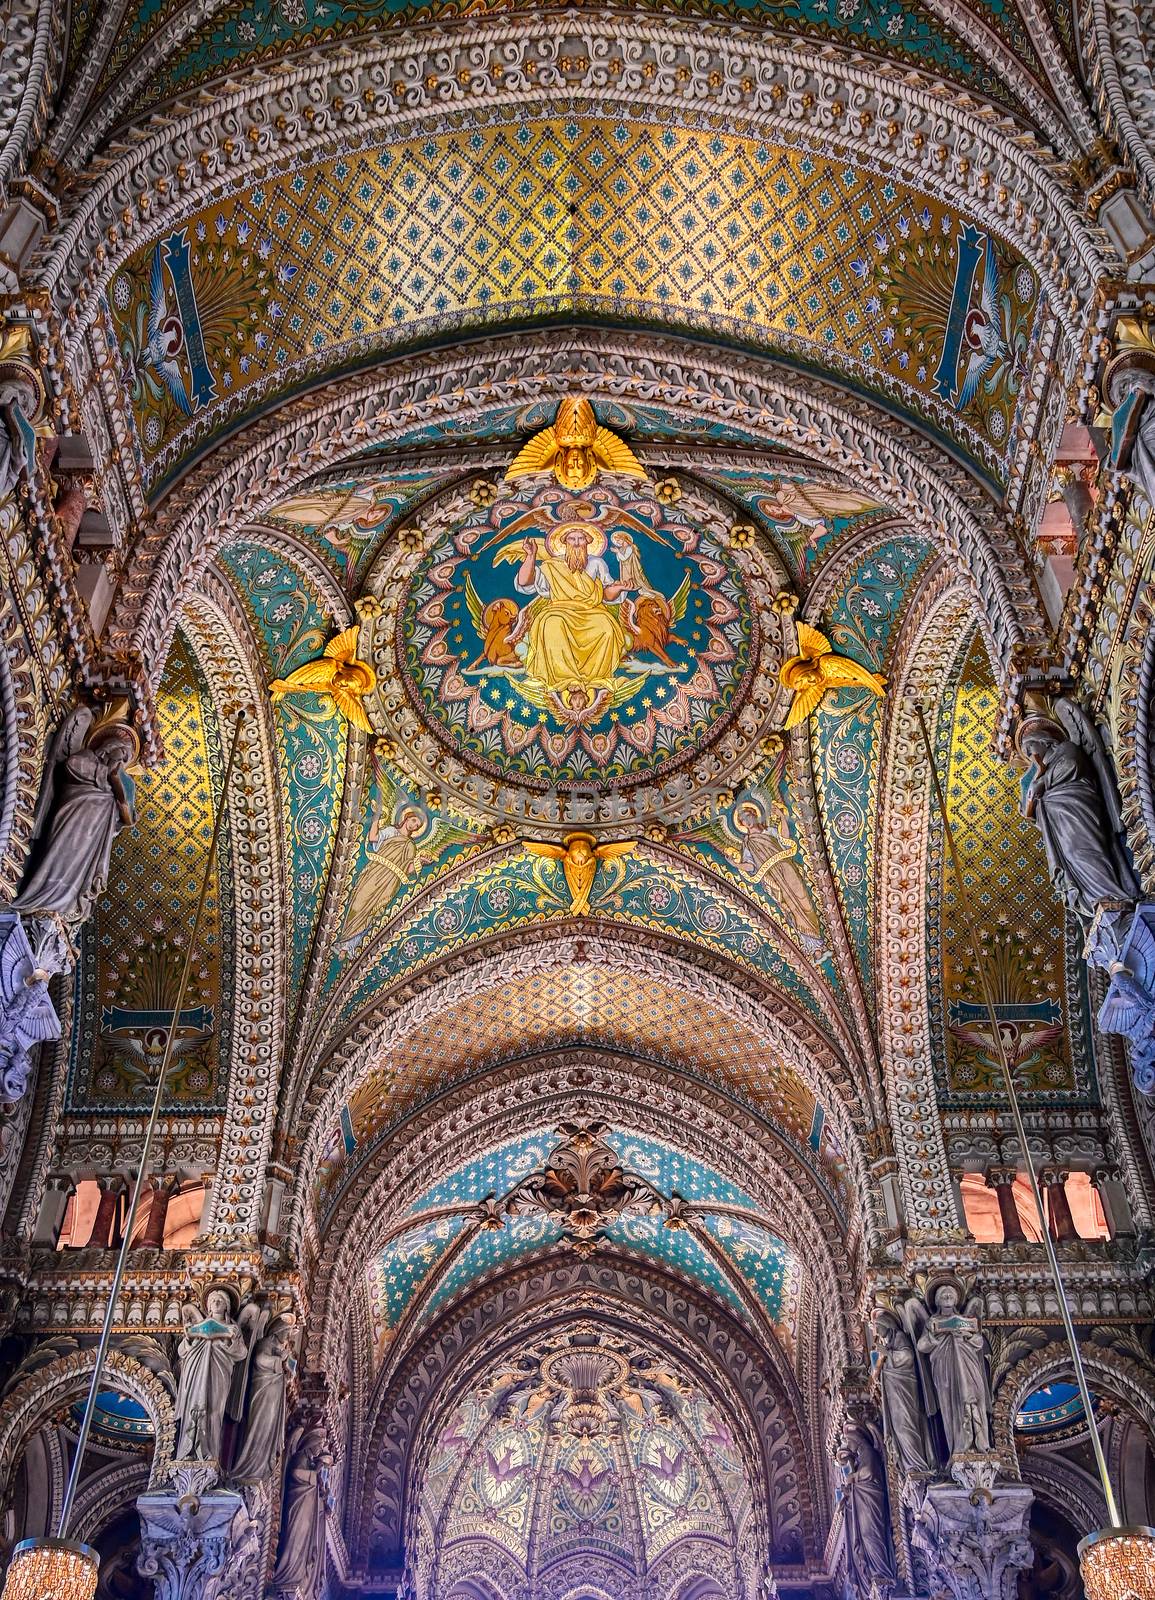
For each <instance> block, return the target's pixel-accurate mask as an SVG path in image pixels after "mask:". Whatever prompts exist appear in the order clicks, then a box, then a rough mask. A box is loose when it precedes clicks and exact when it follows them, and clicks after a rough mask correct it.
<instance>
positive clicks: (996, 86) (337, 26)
mask: <svg viewBox="0 0 1155 1600" xmlns="http://www.w3.org/2000/svg"><path fill="white" fill-rule="evenodd" d="M551 3H555V0H551ZM180 9H181V8H180V6H179V4H174V3H172V0H170V3H168V4H162V5H159V6H147V7H141V8H139V9H134V10H133V11H132V12H131V13H130V16H129V18H128V19H127V22H126V25H125V26H124V27H123V28H122V30H121V33H120V36H119V38H118V40H117V44H116V46H115V48H114V49H113V51H112V52H111V53H110V55H109V57H108V59H107V61H106V64H105V67H104V71H103V73H102V75H101V79H100V83H99V85H98V88H97V93H98V94H101V93H105V92H107V91H108V90H109V89H110V88H111V86H112V85H113V84H114V83H115V81H116V78H117V76H118V74H119V73H120V72H122V71H123V70H124V68H125V67H126V66H127V65H128V64H129V63H130V62H131V61H132V59H133V57H134V56H136V55H137V54H138V53H139V52H140V51H141V50H142V49H143V48H144V47H145V46H146V45H147V43H148V42H149V41H150V40H151V39H154V38H155V37H156V35H157V33H158V31H159V30H160V28H161V27H162V26H164V24H165V23H166V22H167V21H169V19H171V18H172V17H174V16H175V15H176V14H177V13H178V12H179V11H180ZM515 9H516V7H515V6H514V5H512V4H510V3H509V0H484V3H483V4H481V5H476V6H473V5H471V6H466V5H464V4H463V3H462V0H337V3H333V0H280V3H279V4H277V5H269V4H267V3H266V0H232V3H230V4H227V5H225V6H224V7H222V8H220V9H218V10H216V11H215V12H214V13H213V15H212V16H211V18H210V19H209V20H208V21H206V22H205V23H204V24H202V25H201V27H200V28H198V29H196V30H195V31H194V32H193V34H192V36H191V37H190V38H188V39H187V40H186V41H185V42H184V44H183V45H182V46H181V47H179V48H178V49H176V50H175V51H173V53H172V54H171V55H170V56H169V58H168V59H167V60H166V61H165V62H164V64H163V66H162V67H161V69H160V71H159V72H156V73H154V74H153V75H152V76H151V77H150V78H149V79H148V81H147V83H146V84H145V85H144V86H143V88H142V89H141V90H140V91H139V92H138V93H137V95H136V96H135V98H134V100H133V101H132V103H131V105H129V106H126V107H125V110H124V112H123V113H122V115H123V116H124V117H125V118H128V117H130V116H131V117H139V116H140V115H142V114H143V113H144V112H146V111H147V110H148V109H149V108H150V107H152V106H156V105H159V104H162V103H163V102H164V101H166V100H168V99H171V98H173V97H175V96H178V95H182V94H187V93H188V92H189V91H190V90H192V89H194V88H195V87H196V86H197V85H198V84H202V83H207V82H210V81H212V80H213V79H215V78H219V77H221V76H222V74H224V73H227V72H236V71H238V70H240V69H241V68H243V67H247V66H251V65H254V64H256V63H259V62H264V61H269V60H275V59H276V58H277V57H279V56H283V55H284V54H285V53H286V52H289V51H297V50H304V49H310V48H313V47H315V46H317V45H319V44H323V43H326V42H330V41H336V40H338V39H342V38H345V39H353V38H355V37H357V36H358V35H363V34H365V33H366V32H370V31H371V30H373V29H374V28H376V29H380V28H381V26H382V24H383V23H384V24H392V25H393V26H395V27H400V26H403V25H405V24H413V23H415V22H428V21H432V20H434V19H436V20H438V21H441V22H449V21H452V20H454V19H456V18H458V17H460V16H462V15H464V14H467V13H468V14H473V15H476V14H477V13H478V12H487V13H489V14H491V15H494V16H500V15H501V14H502V13H503V12H509V11H513V10H515ZM559 9H560V7H559ZM647 9H650V10H653V11H655V12H660V11H664V10H668V11H671V12H673V13H675V14H681V15H686V16H701V17H711V18H717V19H733V20H735V21H742V22H745V23H747V24H749V25H754V26H758V27H760V28H765V27H776V28H778V29H782V30H789V32H790V33H791V34H801V35H803V36H804V37H805V36H809V37H810V38H813V39H818V40H822V39H826V40H837V41H840V42H843V43H845V44H848V45H851V46H853V47H854V48H857V49H859V50H866V51H869V52H871V53H872V54H875V55H879V56H891V57H895V58H897V59H898V60H899V61H903V62H905V63H906V64H908V65H911V66H921V67H923V68H925V69H926V70H928V71H930V72H932V73H935V74H936V75H938V74H941V75H943V76H945V77H947V78H952V79H954V80H955V81H956V82H959V83H964V84H966V85H968V86H969V87H970V88H972V89H973V90H975V91H980V92H982V93H984V94H987V95H992V96H994V97H995V98H1009V96H1008V92H1007V90H1006V89H1005V87H1004V86H1003V85H1002V84H1001V83H1000V81H999V78H998V76H997V74H996V73H995V72H993V71H992V70H991V68H990V67H989V66H988V65H987V63H986V62H984V61H983V60H982V59H981V57H980V56H978V55H977V54H976V53H975V52H974V51H973V50H972V49H970V48H969V47H968V45H967V44H966V42H965V41H964V39H963V37H962V36H961V31H960V32H955V31H953V30H952V29H951V28H950V27H948V26H946V25H944V22H943V20H942V18H941V17H940V16H938V15H936V14H935V12H934V11H933V10H932V9H931V8H930V7H929V6H925V5H922V4H919V3H918V0H905V3H903V0H857V3H855V4H847V5H842V6H840V7H839V8H838V9H837V10H832V9H831V7H830V6H828V5H827V4H825V3H824V0H669V3H667V0H647ZM974 9H975V10H977V11H979V12H981V13H982V14H983V15H984V17H985V18H986V19H987V20H988V21H989V22H991V23H993V24H994V26H995V27H996V28H997V29H998V31H999V32H1000V34H1002V35H1003V37H1004V38H1005V39H1006V40H1007V42H1008V44H1009V45H1010V47H1011V48H1012V49H1013V50H1015V51H1016V52H1017V53H1018V55H1019V56H1020V57H1021V58H1022V59H1023V60H1024V61H1025V62H1027V63H1030V64H1033V63H1034V60H1035V57H1034V51H1033V49H1032V48H1031V45H1030V42H1029V38H1028V37H1027V35H1026V33H1025V31H1024V29H1023V27H1022V25H1021V23H1020V22H1019V20H1018V17H1017V15H1016V13H1015V11H1014V8H1013V6H1011V5H1009V4H1006V3H1003V0H990V3H989V4H981V3H980V4H977V5H976V6H975V8H974ZM91 12H92V8H91V7H90V5H89V4H87V3H86V4H83V5H80V6H78V7H77V8H76V9H75V11H74V13H73V30H74V31H73V46H72V55H73V60H74V61H75V59H76V52H77V51H78V50H79V48H80V45H81V43H82V41H83V40H84V38H85V37H86V36H87V34H88V31H89V28H90V26H91V23H90V17H91Z"/></svg>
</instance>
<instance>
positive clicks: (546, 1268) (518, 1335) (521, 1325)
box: [346, 1255, 814, 1563]
mask: <svg viewBox="0 0 1155 1600" xmlns="http://www.w3.org/2000/svg"><path fill="white" fill-rule="evenodd" d="M575 1312H577V1313H578V1314H581V1315H592V1314H595V1313H596V1314H597V1320H598V1324H599V1326H602V1327H605V1328H606V1329H607V1330H609V1331H610V1334H611V1337H612V1334H613V1330H615V1329H617V1328H619V1327H620V1328H621V1329H622V1330H623V1331H624V1332H628V1331H629V1330H634V1331H635V1332H636V1331H639V1330H640V1331H642V1332H644V1334H645V1336H646V1337H647V1338H652V1339H654V1340H655V1341H656V1343H657V1346H658V1348H661V1346H662V1344H663V1343H666V1344H668V1345H669V1348H670V1349H671V1351H672V1352H676V1356H677V1359H678V1360H679V1361H680V1362H685V1363H687V1364H688V1366H689V1369H690V1370H691V1371H692V1372H694V1373H695V1374H696V1375H697V1377H698V1379H699V1381H702V1382H704V1383H707V1384H708V1385H710V1386H712V1387H720V1391H721V1392H722V1393H724V1394H726V1397H727V1398H726V1408H727V1410H728V1411H729V1413H730V1414H737V1415H741V1416H744V1417H745V1418H746V1423H745V1427H746V1429H747V1433H746V1439H747V1445H746V1448H747V1449H750V1450H752V1451H753V1452H754V1454H755V1460H756V1461H758V1462H759V1465H758V1467H757V1472H758V1476H759V1478H760V1480H761V1482H763V1483H765V1485H766V1502H765V1503H766V1505H767V1507H768V1511H769V1517H770V1526H771V1540H772V1543H773V1542H776V1543H777V1545H778V1547H779V1549H780V1551H781V1554H782V1557H783V1559H785V1560H787V1561H799V1560H804V1559H806V1557H807V1556H808V1555H809V1554H810V1552H811V1551H812V1550H813V1548H814V1547H813V1545H812V1544H811V1540H812V1538H813V1537H814V1534H813V1528H814V1522H813V1507H812V1502H811V1499H810V1492H811V1491H810V1483H811V1482H812V1481H813V1480H812V1479H811V1478H810V1477H809V1476H808V1472H807V1469H806V1468H804V1467H803V1465H802V1464H803V1463H804V1462H805V1461H806V1453H805V1452H806V1445H805V1442H804V1432H803V1429H802V1427H801V1425H800V1422H799V1420H798V1419H799V1416H800V1412H799V1409H798V1407H799V1400H798V1397H797V1393H796V1390H795V1386H794V1383H793V1379H792V1378H791V1377H790V1376H789V1375H788V1373H787V1372H785V1371H781V1370H780V1371H777V1372H775V1371H774V1370H773V1369H772V1368H771V1367H768V1366H767V1364H766V1353H765V1352H760V1351H759V1350H758V1348H757V1346H755V1345H754V1344H753V1343H752V1341H751V1340H750V1338H749V1336H748V1335H747V1334H746V1333H745V1332H743V1331H742V1330H741V1329H739V1328H738V1327H737V1325H736V1324H735V1323H734V1321H733V1319H732V1318H731V1317H730V1316H729V1315H728V1314H727V1313H725V1312H723V1311H721V1310H720V1309H719V1308H718V1307H716V1306H713V1305H708V1304H707V1303H706V1302H703V1300H702V1299H701V1296H700V1295H699V1294H698V1293H697V1292H696V1291H695V1290H693V1289H691V1288H690V1287H688V1286H687V1285H684V1284H675V1282H674V1281H672V1280H671V1279H670V1278H669V1277H668V1276H667V1275H666V1274H664V1273H662V1272H661V1271H659V1270H655V1269H651V1268H648V1267H646V1266H644V1265H640V1264H638V1263H636V1262H631V1263H630V1265H629V1266H628V1267H626V1266H625V1264H624V1263H622V1262H618V1261H614V1260H612V1259H609V1258H606V1259H600V1258H595V1259H591V1260H588V1261H583V1260H581V1259H580V1258H575V1257H573V1256H572V1255H571V1256H570V1257H569V1258H568V1260H566V1259H564V1258H563V1259H561V1260H555V1261H553V1262H552V1263H544V1264H541V1265H538V1266H530V1267H527V1268H522V1269H518V1270H515V1271H511V1272H509V1273H507V1274H505V1275H503V1277H502V1278H500V1279H498V1280H497V1281H495V1282H494V1283H492V1284H489V1285H485V1286H483V1287H481V1288H479V1289H478V1290H476V1291H475V1292H474V1293H473V1294H471V1295H470V1296H469V1297H468V1298H467V1299H466V1300H464V1301H463V1302H462V1303H461V1304H460V1305H459V1306H458V1307H456V1308H455V1309H454V1311H453V1313H452V1315H451V1316H450V1317H448V1318H446V1319H444V1320H443V1321H442V1323H441V1324H440V1325H439V1326H438V1327H436V1328H434V1329H431V1330H430V1331H429V1333H428V1334H427V1335H426V1336H425V1337H424V1338H423V1339H422V1340H421V1341H420V1343H419V1344H418V1345H417V1346H415V1347H414V1349H413V1351H412V1352H411V1354H410V1355H409V1356H408V1357H407V1358H406V1360H405V1362H404V1363H403V1364H402V1365H401V1366H400V1367H399V1368H398V1369H397V1370H396V1371H395V1372H393V1373H392V1374H390V1373H389V1372H388V1371H386V1373H385V1374H383V1378H382V1381H381V1382H380V1383H379V1385H378V1388H377V1391H376V1393H375V1395H374V1396H373V1398H372V1400H371V1403H370V1409H369V1417H370V1424H369V1428H368V1429H367V1433H366V1440H367V1442H366V1446H365V1449H366V1456H365V1459H366V1461H367V1462H370V1463H372V1467H371V1469H370V1474H367V1475H366V1477H365V1483H366V1490H365V1494H364V1497H363V1499H362V1501H361V1504H360V1507H359V1508H358V1507H357V1506H352V1507H351V1508H350V1518H349V1520H348V1521H347V1523H346V1537H347V1540H348V1542H349V1545H350V1550H351V1553H352V1555H353V1559H354V1561H355V1563H356V1562H364V1561H365V1559H366V1558H367V1556H368V1555H369V1552H370V1551H371V1550H373V1549H376V1550H377V1551H378V1552H379V1553H384V1552H386V1551H387V1550H389V1549H390V1548H395V1546H396V1543H397V1541H398V1540H399V1537H400V1533H401V1529H402V1526H403V1519H404V1517H405V1515H406V1514H407V1513H406V1509H405V1507H406V1500H405V1496H406V1493H407V1486H408V1485H409V1484H411V1482H412V1481H413V1479H412V1477H411V1470H412V1464H413V1463H414V1462H416V1461H417V1460H419V1459H421V1458H422V1453H423V1452H424V1451H426V1450H427V1449H428V1445H429V1441H430V1439H431V1438H432V1435H433V1432H434V1430H435V1428H436V1416H437V1415H444V1414H445V1409H444V1408H445V1407H447V1406H448V1405H451V1404H452V1403H453V1397H454V1395H455V1394H459V1393H461V1394H464V1393H466V1392H468V1391H469V1388H470V1385H471V1384H472V1382H473V1381H474V1378H475V1376H476V1370H475V1369H477V1368H478V1367H479V1365H482V1364H488V1363H490V1362H491V1361H492V1360H493V1358H494V1356H495V1354H496V1355H500V1353H501V1352H503V1351H507V1352H509V1353H510V1354H515V1353H516V1351H517V1350H518V1349H519V1348H520V1347H521V1346H523V1345H524V1344H525V1342H526V1341H527V1340H528V1339H529V1338H531V1337H533V1334H534V1332H535V1330H539V1329H546V1328H549V1327H550V1326H551V1325H562V1326H564V1325H565V1324H566V1323H567V1322H568V1321H570V1320H572V1317H573V1314H574V1313H575ZM482 1328H484V1329H485V1338H484V1340H479V1339H478V1337H477V1335H478V1332H479V1330H480V1329H482ZM435 1396H436V1397H437V1404H436V1407H435V1408H434V1409H433V1410H431V1409H430V1406H431V1403H432V1402H433V1400H434V1397H435ZM418 1429H420V1430H421V1432H420V1436H418V1434H417V1430H418ZM419 1437H420V1440H421V1441H424V1442H419Z"/></svg>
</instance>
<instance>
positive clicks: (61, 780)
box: [12, 702, 140, 926]
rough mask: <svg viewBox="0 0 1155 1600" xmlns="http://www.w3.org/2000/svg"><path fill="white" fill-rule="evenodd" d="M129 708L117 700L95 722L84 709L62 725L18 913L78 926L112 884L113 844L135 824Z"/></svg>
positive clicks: (134, 752)
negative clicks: (109, 869)
mask: <svg viewBox="0 0 1155 1600" xmlns="http://www.w3.org/2000/svg"><path fill="white" fill-rule="evenodd" d="M127 709H128V708H127V703H125V702H117V703H116V704H115V705H113V706H110V707H109V708H108V709H107V710H106V711H105V712H104V713H102V715H101V716H100V717H96V714H95V713H94V712H93V711H92V709H91V708H90V707H88V706H81V707H79V708H78V709H77V710H75V711H73V712H72V713H71V714H70V715H69V716H67V717H66V718H65V720H64V722H63V723H62V724H61V726H60V729H59V731H58V732H57V734H56V737H55V739H54V740H53V741H52V746H51V748H50V750H49V754H48V764H47V767H46V769H45V775H44V782H43V784H42V785H41V790H40V798H39V800H38V802H37V806H36V814H35V817H34V820H33V840H34V841H35V843H34V848H33V853H32V856H31V857H30V864H29V868H28V870H27V872H26V874H25V877H24V882H23V883H22V884H21V886H20V892H19V893H18V894H17V896H16V898H15V900H13V902H12V909H13V910H15V911H20V912H22V913H30V914H33V915H36V916H41V917H57V918H59V919H60V921H61V922H62V923H64V924H66V925H68V926H75V925H77V924H79V923H81V922H83V921H84V920H85V918H86V917H87V916H88V914H89V912H90V911H91V909H92V906H93V903H94V902H95V900H96V897H97V895H99V894H100V893H101V891H102V890H103V889H104V887H105V885H106V884H107V882H108V868H109V862H110V860H111V857H112V842H113V840H114V839H115V838H116V835H117V834H118V833H119V831H120V829H121V828H123V827H128V826H130V825H131V823H132V820H133V800H134V796H135V790H134V786H133V782H132V778H131V777H130V776H129V771H128V769H129V768H130V767H131V766H132V765H133V764H134V762H135V761H136V760H137V757H138V756H139V754H140V740H139V739H138V738H137V736H136V732H135V730H134V729H133V728H132V727H131V726H130V725H129V724H128V722H127V721H125V720H124V717H125V715H126V713H127Z"/></svg>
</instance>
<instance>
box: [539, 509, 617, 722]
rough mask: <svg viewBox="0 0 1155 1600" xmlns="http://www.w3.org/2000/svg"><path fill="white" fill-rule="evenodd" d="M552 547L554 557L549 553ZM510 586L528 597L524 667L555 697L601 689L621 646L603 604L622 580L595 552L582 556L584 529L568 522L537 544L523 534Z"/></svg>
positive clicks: (586, 545) (586, 544)
mask: <svg viewBox="0 0 1155 1600" xmlns="http://www.w3.org/2000/svg"><path fill="white" fill-rule="evenodd" d="M551 544H552V545H554V546H555V547H557V546H560V549H561V552H562V553H561V554H560V555H553V554H551V553H550V546H551ZM521 551H522V559H521V566H520V568H519V569H518V573H517V578H516V580H515V584H514V587H515V588H516V589H517V591H518V593H519V594H530V595H535V596H536V597H537V599H536V600H535V602H534V604H533V605H532V606H531V607H530V608H529V636H528V639H527V642H526V652H525V671H526V675H527V677H530V678H533V679H535V680H536V682H538V683H540V684H542V685H543V686H544V687H545V688H546V689H549V690H553V691H555V692H556V693H558V694H559V695H560V696H561V697H562V699H563V701H564V699H565V697H566V695H567V693H568V692H569V691H570V690H572V689H575V688H578V689H582V690H585V691H587V692H588V691H590V690H597V689H608V688H609V687H610V685H611V683H612V682H613V677H614V674H615V672H616V671H617V670H618V667H619V666H620V665H621V663H622V660H623V658H624V656H625V655H626V652H627V648H628V640H627V638H626V631H625V629H624V628H623V626H622V624H621V621H620V620H619V618H618V616H617V613H616V612H615V611H613V610H612V609H611V608H610V606H609V605H608V604H607V602H608V601H611V600H617V599H618V598H619V597H620V596H621V595H622V593H623V592H624V589H625V585H624V584H622V583H620V582H616V581H615V580H614V579H613V578H611V576H610V570H609V568H608V567H607V566H606V563H605V562H604V561H603V559H602V558H601V556H600V555H592V554H591V553H590V530H589V529H588V528H587V527H586V526H585V525H584V524H583V523H580V522H573V523H569V524H567V525H566V526H564V527H562V528H561V529H559V530H558V532H557V533H556V534H554V535H552V537H551V540H550V541H547V543H546V544H545V547H544V549H543V548H542V547H541V545H540V543H539V541H538V540H537V539H526V540H525V541H524V544H523V545H522V546H521Z"/></svg>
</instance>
